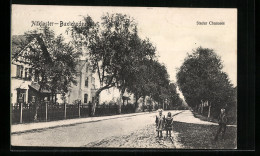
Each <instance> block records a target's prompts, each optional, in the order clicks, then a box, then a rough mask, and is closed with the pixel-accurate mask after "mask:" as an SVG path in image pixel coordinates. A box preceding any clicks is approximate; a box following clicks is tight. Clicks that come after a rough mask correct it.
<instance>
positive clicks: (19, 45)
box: [12, 34, 51, 61]
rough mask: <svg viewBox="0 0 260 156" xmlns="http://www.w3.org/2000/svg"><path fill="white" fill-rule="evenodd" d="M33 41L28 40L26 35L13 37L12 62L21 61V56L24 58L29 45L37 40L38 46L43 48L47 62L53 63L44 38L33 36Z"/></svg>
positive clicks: (39, 35)
mask: <svg viewBox="0 0 260 156" xmlns="http://www.w3.org/2000/svg"><path fill="white" fill-rule="evenodd" d="M31 36H32V39H30V41H29V40H28V39H27V38H26V36H25V35H13V36H12V60H14V59H16V60H18V61H19V56H23V55H24V53H25V50H24V49H26V48H27V47H28V46H29V44H30V43H31V42H32V41H33V40H34V39H36V40H37V42H38V44H39V45H40V46H41V50H42V52H43V55H44V57H45V58H46V61H51V57H50V54H49V52H48V50H47V47H46V45H45V43H44V40H43V38H42V35H41V34H32V35H31Z"/></svg>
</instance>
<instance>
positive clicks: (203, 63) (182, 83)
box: [177, 47, 237, 118]
mask: <svg viewBox="0 0 260 156" xmlns="http://www.w3.org/2000/svg"><path fill="white" fill-rule="evenodd" d="M222 69H223V64H222V61H221V58H220V57H219V56H218V55H217V54H216V53H215V52H214V50H212V49H208V48H202V47H199V48H197V49H196V50H194V51H193V53H192V54H190V55H188V56H187V57H186V58H185V60H184V62H183V64H182V66H181V67H180V69H179V71H178V73H177V83H178V86H179V87H180V90H181V91H182V93H183V95H184V97H185V100H186V102H187V103H188V105H189V106H190V107H191V108H193V109H194V110H196V111H198V112H200V113H202V114H203V108H204V107H205V106H206V107H207V108H208V112H207V113H205V114H204V115H208V116H213V117H217V115H218V114H219V112H220V109H221V108H226V110H227V111H228V112H229V115H230V116H232V117H234V118H236V103H237V102H236V87H233V85H232V84H231V82H230V80H229V78H228V75H227V74H226V73H225V72H223V71H222ZM205 103H207V104H208V105H205ZM199 110H200V111H199ZM210 112H212V113H211V114H210Z"/></svg>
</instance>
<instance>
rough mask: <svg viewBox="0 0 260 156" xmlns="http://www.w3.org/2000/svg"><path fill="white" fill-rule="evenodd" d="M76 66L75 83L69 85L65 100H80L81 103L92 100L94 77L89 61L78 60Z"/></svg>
mask: <svg viewBox="0 0 260 156" xmlns="http://www.w3.org/2000/svg"><path fill="white" fill-rule="evenodd" d="M76 68H77V69H76V70H77V78H76V79H77V84H76V85H74V84H72V86H71V87H70V90H69V93H68V95H67V99H68V100H67V102H68V103H69V104H71V103H74V102H75V101H78V100H80V101H81V103H82V104H87V103H89V102H92V101H93V98H94V96H95V92H96V88H95V78H94V77H93V73H92V69H91V68H90V65H89V62H87V61H86V60H79V61H78V64H77V67H76Z"/></svg>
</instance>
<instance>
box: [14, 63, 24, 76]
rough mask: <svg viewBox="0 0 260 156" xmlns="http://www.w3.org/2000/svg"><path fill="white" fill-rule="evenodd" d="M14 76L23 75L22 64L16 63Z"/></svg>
mask: <svg viewBox="0 0 260 156" xmlns="http://www.w3.org/2000/svg"><path fill="white" fill-rule="evenodd" d="M16 76H17V77H23V66H21V65H17V68H16Z"/></svg>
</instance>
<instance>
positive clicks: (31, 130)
mask: <svg viewBox="0 0 260 156" xmlns="http://www.w3.org/2000/svg"><path fill="white" fill-rule="evenodd" d="M149 113H154V112H141V113H134V114H129V115H125V116H114V117H111V118H105V119H96V120H89V121H82V122H75V123H68V124H60V125H54V126H50V127H42V128H33V129H28V130H22V131H15V132H11V134H21V133H28V132H37V131H42V130H45V129H52V128H57V127H67V126H74V125H79V124H84V123H92V122H98V121H105V120H110V119H118V118H124V117H131V116H137V115H144V114H149ZM82 119H83V118H82ZM61 121H62V120H61ZM64 121H65V120H64ZM54 122H55V121H54ZM43 123H46V122H43Z"/></svg>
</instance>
